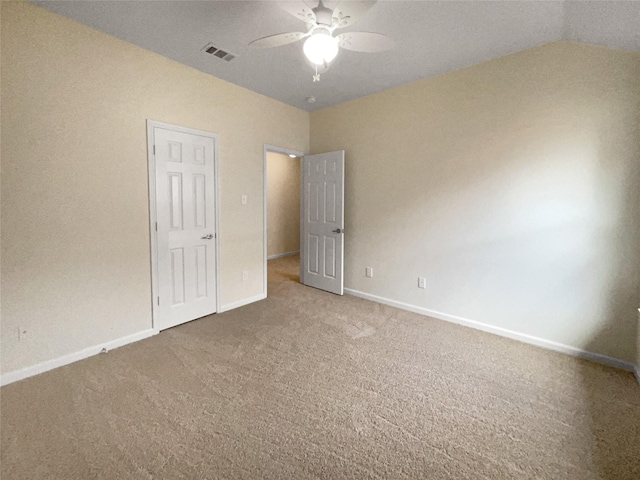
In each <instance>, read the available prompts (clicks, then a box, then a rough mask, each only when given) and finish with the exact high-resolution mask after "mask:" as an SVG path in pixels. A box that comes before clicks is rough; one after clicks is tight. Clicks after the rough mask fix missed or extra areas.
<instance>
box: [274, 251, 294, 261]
mask: <svg viewBox="0 0 640 480" xmlns="http://www.w3.org/2000/svg"><path fill="white" fill-rule="evenodd" d="M296 253H300V250H293V251H291V252H284V253H274V254H273V255H269V256H268V257H267V260H273V259H276V258H281V257H289V256H291V255H295V254H296Z"/></svg>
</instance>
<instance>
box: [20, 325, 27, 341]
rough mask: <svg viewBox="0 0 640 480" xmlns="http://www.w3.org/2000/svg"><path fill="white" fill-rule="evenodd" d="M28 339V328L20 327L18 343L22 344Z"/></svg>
mask: <svg viewBox="0 0 640 480" xmlns="http://www.w3.org/2000/svg"><path fill="white" fill-rule="evenodd" d="M26 339H27V327H23V326H22V325H20V326H19V327H18V341H19V342H22V341H24V340H26Z"/></svg>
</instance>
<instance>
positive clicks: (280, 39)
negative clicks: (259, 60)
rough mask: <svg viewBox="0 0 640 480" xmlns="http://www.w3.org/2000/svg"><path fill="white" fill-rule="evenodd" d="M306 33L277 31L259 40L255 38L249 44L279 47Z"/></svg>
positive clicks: (262, 46)
mask: <svg viewBox="0 0 640 480" xmlns="http://www.w3.org/2000/svg"><path fill="white" fill-rule="evenodd" d="M305 35H306V33H302V32H289V33H277V34H275V35H269V36H268V37H262V38H259V39H258V40H254V41H253V42H251V43H250V44H249V46H250V47H254V48H271V47H279V46H280V45H286V44H287V43H293V42H296V41H298V40H300V39H301V38H302V37H304V36H305Z"/></svg>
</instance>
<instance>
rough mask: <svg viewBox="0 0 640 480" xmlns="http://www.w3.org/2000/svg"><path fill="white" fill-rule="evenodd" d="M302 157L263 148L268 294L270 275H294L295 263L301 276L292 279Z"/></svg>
mask: <svg viewBox="0 0 640 480" xmlns="http://www.w3.org/2000/svg"><path fill="white" fill-rule="evenodd" d="M303 156H304V153H303V152H300V151H298V150H293V149H288V148H282V147H275V146H272V145H265V147H264V291H265V294H266V293H267V285H268V282H269V275H270V274H271V275H278V274H286V275H288V276H292V274H291V272H292V270H293V269H292V266H293V264H294V263H295V271H296V273H297V274H298V277H297V278H295V279H293V278H291V279H292V280H295V281H299V271H300V211H301V203H300V185H301V176H300V169H301V159H302V157H303ZM270 265H271V267H270ZM276 270H278V271H276ZM280 270H281V272H280ZM279 272H280V273H279ZM285 272H286V273H285Z"/></svg>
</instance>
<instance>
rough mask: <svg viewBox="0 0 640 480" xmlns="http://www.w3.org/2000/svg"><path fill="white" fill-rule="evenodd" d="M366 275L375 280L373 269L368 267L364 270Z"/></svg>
mask: <svg viewBox="0 0 640 480" xmlns="http://www.w3.org/2000/svg"><path fill="white" fill-rule="evenodd" d="M364 271H365V275H366V276H367V277H369V278H373V268H371V267H367V268H365V269H364Z"/></svg>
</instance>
